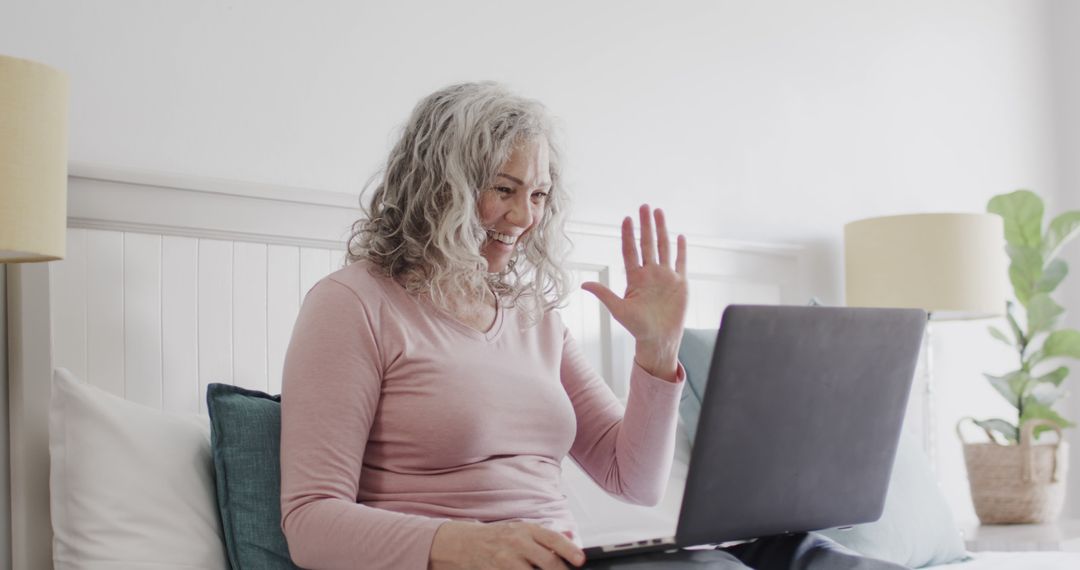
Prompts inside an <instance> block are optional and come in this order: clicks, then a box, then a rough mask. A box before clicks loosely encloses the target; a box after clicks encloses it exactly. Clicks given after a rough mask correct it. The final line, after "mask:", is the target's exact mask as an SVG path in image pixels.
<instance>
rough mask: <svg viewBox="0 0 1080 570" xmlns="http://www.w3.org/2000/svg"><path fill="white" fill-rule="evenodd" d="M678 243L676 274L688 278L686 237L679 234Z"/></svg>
mask: <svg viewBox="0 0 1080 570" xmlns="http://www.w3.org/2000/svg"><path fill="white" fill-rule="evenodd" d="M676 241H677V243H676V246H675V247H676V253H675V272H676V273H678V274H679V275H682V276H683V277H686V236H684V235H682V234H679V237H678V239H677V240H676Z"/></svg>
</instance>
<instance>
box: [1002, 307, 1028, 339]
mask: <svg viewBox="0 0 1080 570" xmlns="http://www.w3.org/2000/svg"><path fill="white" fill-rule="evenodd" d="M1012 309H1013V304H1012V301H1006V302H1005V317H1006V318H1007V319H1008V321H1009V328H1011V329H1012V332H1013V336H1015V337H1016V343H1017V344H1018V345H1021V344H1027V336H1025V335H1024V331H1023V330H1021V329H1020V325H1018V324H1017V323H1016V317H1014V316H1013V314H1012Z"/></svg>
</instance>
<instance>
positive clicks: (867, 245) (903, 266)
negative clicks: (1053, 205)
mask: <svg viewBox="0 0 1080 570" xmlns="http://www.w3.org/2000/svg"><path fill="white" fill-rule="evenodd" d="M1008 265H1009V262H1008V256H1007V255H1006V253H1005V230H1004V222H1003V220H1002V219H1001V217H1000V216H997V215H995V214H911V215H902V216H887V217H882V218H869V219H865V220H859V221H855V222H851V223H849V224H847V225H846V226H844V266H845V271H844V273H845V281H846V297H847V305H848V306H850V307H910V308H919V309H925V310H926V311H927V312H929V313H930V315H931V318H933V319H936V320H951V319H974V318H986V317H993V316H999V315H1002V314H1004V313H1005V300H1006V299H1007V298H1008V296H1009V282H1008Z"/></svg>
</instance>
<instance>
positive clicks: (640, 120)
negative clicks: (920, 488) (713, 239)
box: [0, 0, 1080, 518]
mask: <svg viewBox="0 0 1080 570" xmlns="http://www.w3.org/2000/svg"><path fill="white" fill-rule="evenodd" d="M1047 18H1048V13H1047V3H1046V1H1028V0H918V1H900V0H894V1H858V0H821V1H817V2H801V1H798V0H772V1H762V2H741V1H734V0H727V1H716V0H696V1H686V2H677V3H676V2H664V3H662V2H655V1H626V2H623V1H620V2H616V1H614V0H612V1H608V2H570V1H553V2H545V3H542V4H541V3H507V2H495V1H482V0H469V1H465V2H453V3H438V2H419V3H418V2H395V3H374V2H364V3H358V2H351V1H349V2H346V1H334V2H330V1H323V2H307V3H298V2H292V1H288V0H261V1H254V0H248V1H236V2H219V1H211V0H201V1H191V2H167V1H164V0H155V1H150V0H99V1H97V2H81V1H77V0H53V1H48V2H37V1H31V0H14V1H13V2H8V3H7V4H6V7H5V8H4V9H3V13H2V17H0V53H5V54H9V55H15V56H22V57H28V58H32V59H36V60H39V61H42V62H45V63H49V64H52V65H54V66H57V67H59V68H61V69H63V70H65V71H67V72H68V73H69V74H70V76H71V89H72V112H71V159H72V160H73V161H81V162H87V163H92V164H100V165H111V166H118V167H124V168H135V169H142V170H151V171H160V172H176V173H183V174H191V175H196V176H201V177H217V178H227V179H237V180H245V181H251V182H263V183H269V184H274V185H287V186H296V187H306V188H314V189H321V190H332V191H339V192H347V193H351V194H356V193H357V192H358V191H359V188H360V187H361V185H362V183H363V181H364V180H366V179H367V177H368V176H369V175H371V174H372V173H373V171H374V170H375V169H376V168H377V167H378V165H379V162H380V160H381V159H382V158H383V156H384V154H385V152H386V150H387V148H388V146H389V144H390V143H391V141H392V138H393V133H394V130H395V128H396V127H397V126H398V125H399V124H400V123H401V121H402V120H404V118H405V117H406V115H407V113H408V112H409V110H410V109H411V107H412V106H413V104H415V102H416V101H417V100H418V99H419V98H420V97H421V96H423V95H425V94H427V93H428V92H430V91H432V90H434V89H436V88H438V87H441V86H443V85H445V84H447V83H450V82H455V81H461V80H469V79H482V78H491V79H497V80H500V81H503V82H506V83H508V84H509V85H511V86H512V87H514V88H515V89H517V90H518V91H520V92H522V93H524V94H527V95H530V96H533V97H536V98H538V99H540V100H542V101H544V102H545V103H546V104H547V105H548V106H549V107H550V108H551V109H552V111H553V112H554V113H555V114H556V115H558V116H559V117H560V119H561V122H562V124H563V130H564V134H565V145H564V146H565V147H566V150H567V153H566V154H567V157H568V159H567V161H566V163H567V178H568V180H569V182H570V184H571V186H572V189H573V190H574V191H575V193H576V202H577V210H576V216H575V218H576V219H578V220H581V221H591V222H600V223H613V222H615V221H617V220H618V219H619V218H620V217H621V216H622V215H624V214H627V213H630V212H632V211H633V209H634V208H635V206H636V205H637V204H639V203H641V202H642V201H649V202H651V203H654V204H656V205H660V206H664V207H665V208H666V209H667V210H668V212H669V217H670V218H671V219H672V221H673V224H674V225H676V226H677V227H678V228H679V229H680V230H682V231H688V232H692V233H697V234H705V235H710V236H718V237H726V238H733V239H751V240H767V241H786V242H795V243H799V244H803V245H805V246H807V247H808V251H809V255H808V257H807V259H806V267H805V275H804V286H805V292H806V295H807V296H809V295H810V294H814V295H817V296H818V297H820V298H821V299H822V300H824V301H826V302H830V303H838V302H840V301H842V290H841V286H840V281H841V280H840V276H841V271H842V268H841V266H840V253H841V243H840V239H841V237H840V236H841V231H842V225H843V224H844V223H845V222H847V221H850V220H852V219H856V218H860V217H866V216H873V215H882V214H890V213H902V212H914V211H981V210H982V209H983V208H984V206H985V203H986V201H987V199H988V198H989V197H990V196H992V195H993V194H997V193H1001V192H1006V191H1010V190H1012V189H1015V188H1018V187H1029V188H1034V189H1037V190H1039V191H1041V192H1042V193H1044V194H1049V195H1053V194H1055V193H1057V192H1058V190H1059V186H1058V183H1059V176H1060V174H1059V172H1058V170H1057V169H1056V166H1057V162H1056V159H1057V155H1056V150H1057V146H1056V145H1057V144H1059V138H1058V131H1057V130H1056V128H1055V127H1056V124H1055V122H1054V115H1053V111H1052V109H1053V106H1052V103H1053V101H1054V100H1055V99H1054V94H1053V89H1054V88H1055V86H1056V84H1055V83H1054V81H1052V70H1051V65H1052V64H1053V63H1052V61H1051V59H1050V57H1049V56H1048V53H1047V51H1048V50H1049V48H1050V45H1049V42H1048V41H1047V39H1046V32H1047V27H1048V19H1047ZM1062 33H1064V31H1062ZM1055 69H1057V68H1055ZM1059 71H1060V70H1059ZM1074 148H1075V147H1074ZM1073 187H1075V185H1074V186H1073ZM691 263H692V260H691ZM944 329H945V330H944V332H942V334H941V335H939V337H938V339H939V340H938V342H939V343H940V346H939V347H938V351H937V354H938V355H939V359H938V360H939V361H940V362H938V363H936V364H935V366H936V367H937V368H938V369H939V370H947V371H948V373H949V376H950V378H949V379H948V380H947V381H948V382H949V386H951V387H952V388H951V389H952V390H954V392H955V394H956V398H958V401H962V402H969V401H979V402H984V403H985V404H979V406H983V407H984V408H993V406H994V405H995V404H996V402H994V401H993V398H994V397H996V396H994V395H993V393H992V391H990V389H989V387H987V386H985V381H983V380H982V379H981V376H980V373H981V372H982V371H983V370H989V368H988V366H992V365H993V364H994V363H995V362H996V361H995V360H994V359H995V358H996V356H993V355H992V356H991V357H989V359H987V358H984V355H985V354H986V351H987V350H994V348H990V347H985V346H984V344H985V343H984V341H985V336H986V335H985V332H984V324H977V325H969V324H961V325H948V326H946V327H944ZM997 350H998V351H1001V350H1007V349H1004V347H1002V348H1000V349H997ZM950 405H951V404H950ZM958 405H959V404H958ZM962 409H963V408H957V409H952V410H951V411H950V410H947V411H949V413H952V414H954V415H955V414H957V413H958V410H962ZM971 412H972V413H976V414H981V413H983V410H982V409H979V410H971ZM946 451H948V450H947V449H943V452H946ZM1077 456H1080V454H1077ZM954 459H955V458H954ZM943 469H944V471H943V473H942V476H943V478H945V479H946V480H947V484H946V487H947V488H948V489H951V490H952V491H951V498H952V500H953V501H954V505H955V507H956V509H957V510H958V513H960V515H961V518H964V517H970V516H971V513H970V505H968V504H967V503H966V502H965V501H966V500H967V499H966V496H965V495H964V488H963V479H962V470H959V469H960V467H959V464H958V463H955V462H954V463H953V464H952V466H951V467H948V466H946V467H943ZM958 470H959V471H958ZM1073 472H1074V473H1076V472H1080V463H1075V462H1074V465H1073ZM957 477H961V478H960V479H957ZM1077 502H1078V503H1080V501H1077ZM965 509H966V510H965Z"/></svg>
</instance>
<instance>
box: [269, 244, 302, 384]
mask: <svg viewBox="0 0 1080 570" xmlns="http://www.w3.org/2000/svg"><path fill="white" fill-rule="evenodd" d="M267 256H268V260H267V280H266V341H267V349H266V350H267V384H268V385H269V392H270V393H271V394H280V393H281V370H282V366H283V364H284V362H285V352H286V350H287V349H288V347H289V339H290V338H291V337H292V328H293V323H294V322H296V315H297V313H298V312H299V310H300V248H298V247H292V246H287V245H271V246H269V248H268V250H267Z"/></svg>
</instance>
